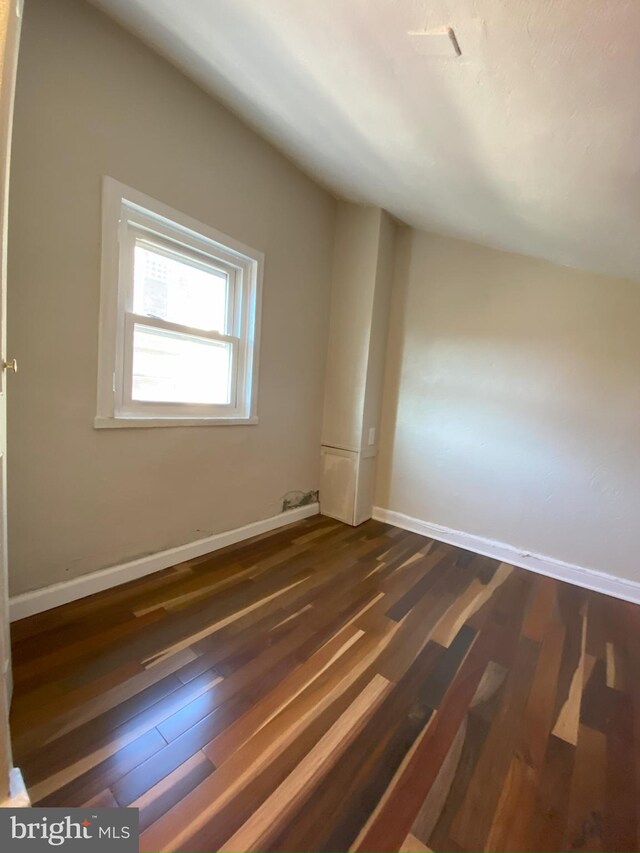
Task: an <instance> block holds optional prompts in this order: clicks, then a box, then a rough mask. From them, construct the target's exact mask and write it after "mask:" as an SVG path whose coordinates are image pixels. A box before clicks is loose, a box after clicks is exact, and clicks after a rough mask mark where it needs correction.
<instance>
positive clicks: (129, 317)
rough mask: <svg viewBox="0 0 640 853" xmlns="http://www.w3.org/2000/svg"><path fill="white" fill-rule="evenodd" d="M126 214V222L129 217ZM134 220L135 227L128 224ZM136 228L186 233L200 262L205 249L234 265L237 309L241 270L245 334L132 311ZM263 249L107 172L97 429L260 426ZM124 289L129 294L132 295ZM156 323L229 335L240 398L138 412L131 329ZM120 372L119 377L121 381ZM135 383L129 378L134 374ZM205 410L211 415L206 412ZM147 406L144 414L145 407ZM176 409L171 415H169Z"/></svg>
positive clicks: (163, 234) (236, 307)
mask: <svg viewBox="0 0 640 853" xmlns="http://www.w3.org/2000/svg"><path fill="white" fill-rule="evenodd" d="M125 217H126V220H125ZM125 222H130V223H131V227H129V226H128V225H125ZM134 229H135V231H137V232H138V234H140V232H144V231H145V230H146V231H148V232H150V233H151V234H152V235H153V237H154V240H158V238H159V239H160V240H162V239H163V238H165V239H166V240H167V241H168V242H169V243H173V244H174V245H175V241H176V233H178V234H179V238H180V244H181V248H182V249H184V250H185V251H186V252H187V253H192V256H193V259H194V263H197V256H198V255H200V256H202V254H203V253H205V254H208V255H210V256H211V257H212V258H214V259H215V261H216V263H217V264H218V265H219V266H221V267H222V268H225V269H226V270H228V272H229V274H230V276H231V278H232V280H233V284H232V300H230V302H232V303H233V304H231V305H230V309H229V310H230V311H235V312H239V311H240V304H239V301H240V292H239V291H240V288H239V287H238V286H237V283H236V282H235V276H236V275H238V274H240V275H241V276H242V287H243V288H244V297H243V300H242V301H243V305H244V308H245V309H246V310H245V311H244V312H243V315H242V332H243V334H242V336H240V337H238V336H231V335H219V334H217V333H215V332H203V331H202V330H201V329H188V328H187V327H185V326H177V325H176V324H172V323H167V322H165V321H163V320H159V319H156V318H150V317H138V316H137V315H134V314H133V308H132V306H131V305H130V304H124V303H125V301H126V299H127V298H128V299H129V300H130V294H131V293H132V283H131V282H130V281H129V282H126V283H125V284H123V282H124V281H125V277H127V276H129V274H130V273H131V271H132V268H133V265H132V262H131V260H130V259H129V260H127V258H126V252H128V251H132V248H131V245H132V243H133V240H134V237H133V234H134ZM263 266H264V255H263V254H262V252H258V251H256V250H255V249H251V248H249V247H248V246H245V245H244V244H242V243H239V242H238V241H237V240H234V239H233V238H231V237H228V236H227V235H226V234H222V233H221V232H220V231H216V230H215V229H214V228H211V227H210V226H208V225H204V224H203V223H201V222H198V221H197V220H195V219H192V218H191V217H190V216H187V215H186V214H184V213H180V212H179V211H177V210H173V209H172V208H170V207H168V206H167V205H165V204H162V203H161V202H158V201H156V200H155V199H152V198H150V197H149V196H147V195H145V194H144V193H141V192H138V191H137V190H134V189H132V188H131V187H128V186H126V185H125V184H122V183H120V182H119V181H116V180H114V179H113V178H110V177H107V176H105V177H104V179H103V193H102V268H101V284H100V321H99V339H98V408H97V415H96V418H95V420H94V426H95V427H96V428H97V429H104V428H131V427H175V426H225V425H226V426H232V425H238V424H257V423H258V415H257V396H258V394H257V391H258V367H259V364H258V362H259V353H260V316H261V297H262V275H263ZM125 290H126V291H127V293H126V294H125ZM134 320H135V321H136V322H140V323H143V324H144V325H147V326H150V327H157V328H166V329H169V330H171V329H172V328H173V329H175V330H177V331H181V332H187V333H190V334H193V335H196V336H197V337H200V338H210V339H217V340H224V341H227V342H229V343H231V344H232V346H233V348H234V359H233V362H234V366H233V369H234V372H236V371H237V374H238V376H237V380H238V381H237V383H234V388H237V395H238V399H236V400H235V401H234V404H235V405H230V406H219V407H214V406H198V405H191V404H180V403H170V404H162V403H148V404H147V403H142V404H141V403H140V402H139V401H136V403H135V411H133V408H132V407H131V406H130V389H129V395H128V396H127V387H126V386H127V383H126V378H127V373H126V371H125V369H124V367H125V361H126V360H128V359H130V353H129V351H128V350H129V348H128V346H127V342H128V340H129V338H130V337H131V335H130V334H129V335H128V334H127V328H128V326H130V325H131V324H132V322H133V321H134ZM116 377H118V380H119V381H117V379H116ZM129 385H130V380H129ZM205 409H206V414H205ZM142 410H144V412H145V413H144V414H141V411H142ZM168 411H170V413H168Z"/></svg>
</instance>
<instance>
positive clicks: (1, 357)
mask: <svg viewBox="0 0 640 853" xmlns="http://www.w3.org/2000/svg"><path fill="white" fill-rule="evenodd" d="M22 12H23V0H0V323H1V327H0V455H1V459H0V461H1V463H2V464H1V474H0V575H1V577H0V622H1V623H2V625H1V627H2V629H1V630H0V806H12V807H15V806H28V805H29V798H28V796H27V794H26V790H25V788H24V784H23V782H22V776H21V774H20V771H19V770H18V769H17V768H15V767H14V766H13V755H12V751H11V734H10V730H9V706H10V702H11V694H12V687H13V678H12V671H11V641H10V633H9V630H10V629H9V580H8V564H7V511H6V495H7V480H6V453H5V451H6V435H7V423H6V388H5V380H6V371H5V362H6V331H7V322H6V316H7V217H8V208H9V172H10V162H11V134H12V130H13V103H14V96H15V86H16V70H17V64H18V49H19V46H20V28H21V24H22Z"/></svg>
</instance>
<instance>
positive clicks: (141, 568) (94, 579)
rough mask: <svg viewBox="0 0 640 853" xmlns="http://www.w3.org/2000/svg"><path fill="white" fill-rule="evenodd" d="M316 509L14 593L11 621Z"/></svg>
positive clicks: (299, 518) (284, 514) (291, 512)
mask: <svg viewBox="0 0 640 853" xmlns="http://www.w3.org/2000/svg"><path fill="white" fill-rule="evenodd" d="M319 512H320V505H319V504H318V503H313V504H308V505H307V506H301V507H296V509H289V510H287V511H286V512H281V513H280V514H279V515H274V516H271V518H264V519H262V520H261V521H254V522H252V523H251V524H245V525H244V527H236V528H234V529H233V530H225V531H224V532H223V533H216V534H215V535H213V536H207V537H205V538H204V539H196V541H195V542H189V543H187V544H186V545H178V547H177V548H168V549H167V550H166V551H158V552H157V553H155V554H148V555H147V556H145V557H140V558H139V559H137V560H131V561H130V562H128V563H121V564H120V565H117V566H110V567H109V568H108V569H101V570H100V571H98V572H91V574H88V575H81V576H80V577H78V578H74V579H73V580H69V581H63V582H62V583H56V584H53V585H52V586H46V587H43V588H42V589H36V590H34V591H33V592H24V593H22V594H21V595H15V596H13V597H12V598H10V599H9V614H10V618H11V621H12V622H15V621H16V620H17V619H24V618H25V617H26V616H33V614H34V613H41V612H42V611H43V610H51V608H53V607H59V606H60V605H61V604H67V603H68V602H69V601H76V599H78V598H84V597H85V596H87V595H92V594H93V593H94V592H102V591H103V590H105V589H110V588H111V587H114V586H119V585H120V584H122V583H127V581H132V580H136V579H137V578H141V577H144V576H145V575H150V574H152V573H153V572H158V571H160V570H161V569H168V568H170V566H175V565H176V563H183V562H184V561H185V560H193V559H194V558H195V557H201V556H202V555H203V554H208V553H209V552H211V551H218V550H219V549H220V548H225V547H226V546H227V545H235V543H236V542H242V541H243V540H244V539H250V538H251V537H252V536H258V535H259V534H260V533H268V532H269V531H270V530H276V529H277V528H278V527H284V526H285V525H286V524H291V523H292V522H294V521H302V519H303V518H309V517H310V516H312V515H317V514H318V513H319Z"/></svg>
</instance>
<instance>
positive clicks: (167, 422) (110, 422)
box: [93, 415, 260, 429]
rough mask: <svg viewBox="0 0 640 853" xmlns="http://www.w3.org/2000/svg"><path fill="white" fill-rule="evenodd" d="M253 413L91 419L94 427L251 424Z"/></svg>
mask: <svg viewBox="0 0 640 853" xmlns="http://www.w3.org/2000/svg"><path fill="white" fill-rule="evenodd" d="M259 420H260V419H259V418H258V416H257V415H254V416H253V417H250V418H135V417H132V418H108V417H104V416H101V415H98V417H96V418H95V419H94V421H93V426H94V428H95V429H139V428H143V429H145V428H149V427H186V426H209V427H212V426H252V425H254V424H257V423H259Z"/></svg>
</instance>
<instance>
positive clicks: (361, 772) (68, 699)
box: [12, 516, 640, 851]
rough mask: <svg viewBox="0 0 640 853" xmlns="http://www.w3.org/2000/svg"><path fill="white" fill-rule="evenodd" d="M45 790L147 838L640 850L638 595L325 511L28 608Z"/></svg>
mask: <svg viewBox="0 0 640 853" xmlns="http://www.w3.org/2000/svg"><path fill="white" fill-rule="evenodd" d="M13 655H14V658H13V660H14V673H15V699H14V703H13V722H12V726H13V733H14V750H15V757H16V763H17V764H18V765H19V766H20V767H21V768H22V771H23V773H24V776H25V779H26V783H27V786H28V788H29V789H30V793H31V796H32V800H33V802H34V804H39V805H47V806H80V805H85V804H86V805H93V806H115V805H122V806H130V805H131V806H135V807H137V808H138V809H139V810H140V826H141V829H142V835H141V849H142V850H145V851H158V850H173V851H214V850H229V851H241V850H264V851H268V850H273V851H311V850H327V851H347V850H361V851H399V850H402V851H421V850H434V851H445V850H446V851H474V850H495V851H500V850H530V851H534V850H535V851H555V850H638V849H639V845H640V796H639V795H640V607H638V606H636V605H632V604H628V603H625V602H622V601H618V600H616V599H613V598H609V597H607V596H603V595H599V594H596V593H590V592H588V591H585V590H581V589H579V588H577V587H572V586H569V585H567V584H562V583H559V582H557V581H554V580H552V579H550V578H546V577H543V576H539V575H535V574H531V573H529V572H526V571H524V570H522V569H518V568H513V567H511V566H508V565H506V564H499V563H498V562H496V561H494V560H491V559H488V558H486V557H481V556H478V555H475V554H472V553H470V552H467V551H462V550H460V549H458V548H454V547H452V546H449V545H446V544H442V543H438V542H435V541H432V540H430V539H427V538H425V537H422V536H418V535H416V534H413V533H408V532H406V531H402V530H399V529H397V528H393V527H390V526H389V525H385V524H381V523H378V522H375V521H370V522H367V523H366V524H364V525H362V526H360V527H358V528H351V527H347V526H345V525H342V524H339V523H337V522H334V521H332V520H330V519H327V518H323V517H321V516H317V517H314V518H312V519H308V520H307V521H305V522H301V523H299V524H296V525H291V526H289V527H288V528H283V529H281V530H280V531H278V532H276V533H271V534H266V535H264V536H261V537H257V538H255V539H253V540H250V541H248V542H244V543H241V544H238V545H235V546H232V547H230V548H227V549H225V550H224V551H218V552H216V553H214V554H210V555H208V556H206V557H203V558H200V559H198V560H192V561H190V562H188V563H183V564H181V565H179V566H175V567H174V568H172V569H168V570H166V571H164V572H160V573H158V574H155V575H152V576H150V577H147V578H144V579H142V580H140V581H135V582H133V583H130V584H127V585H126V586H121V587H117V588H115V589H113V590H109V591H107V592H104V593H100V594H98V595H94V596H91V597H90V598H86V599H83V600H81V601H78V602H74V603H72V604H69V605H66V606H64V607H60V608H58V609H56V610H53V611H49V612H46V613H43V614H40V615H37V616H34V617H31V618H29V619H25V620H22V621H21V622H18V623H16V624H15V625H14V626H13Z"/></svg>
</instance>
